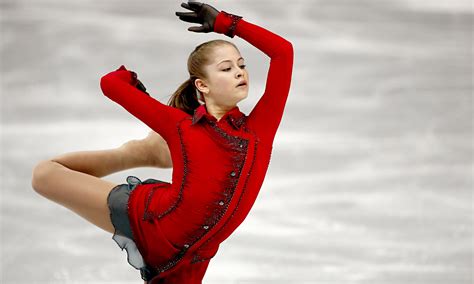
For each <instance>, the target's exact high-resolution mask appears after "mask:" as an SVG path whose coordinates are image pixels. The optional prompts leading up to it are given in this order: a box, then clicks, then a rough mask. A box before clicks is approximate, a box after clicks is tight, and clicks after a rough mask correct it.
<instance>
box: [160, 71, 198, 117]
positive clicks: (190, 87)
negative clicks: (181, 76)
mask: <svg viewBox="0 0 474 284" xmlns="http://www.w3.org/2000/svg"><path fill="white" fill-rule="evenodd" d="M194 80H195V78H189V79H188V80H186V81H184V82H183V83H182V84H181V85H180V86H179V87H178V89H177V90H176V91H175V92H174V93H173V95H172V96H171V98H170V99H169V101H168V105H169V106H172V107H175V108H179V109H181V110H182V111H184V112H186V113H188V114H190V115H193V114H194V110H195V109H196V108H197V107H198V106H199V105H200V103H199V101H198V98H197V92H199V91H198V90H197V89H196V87H195V86H194Z"/></svg>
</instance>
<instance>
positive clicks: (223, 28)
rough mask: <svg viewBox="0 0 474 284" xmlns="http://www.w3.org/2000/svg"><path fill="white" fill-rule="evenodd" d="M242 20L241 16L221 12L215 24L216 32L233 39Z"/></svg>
mask: <svg viewBox="0 0 474 284" xmlns="http://www.w3.org/2000/svg"><path fill="white" fill-rule="evenodd" d="M240 19H242V17H241V16H238V15H234V14H230V13H227V12H225V11H220V12H219V14H218V15H217V17H216V20H215V23H214V32H216V33H221V34H225V35H226V36H228V37H230V38H233V37H234V36H235V31H236V28H237V23H238V22H239V21H240Z"/></svg>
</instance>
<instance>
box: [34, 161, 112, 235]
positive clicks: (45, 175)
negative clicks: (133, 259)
mask: <svg viewBox="0 0 474 284" xmlns="http://www.w3.org/2000/svg"><path fill="white" fill-rule="evenodd" d="M32 186H33V188H34V189H35V191H36V192H38V193H39V194H41V195H42V196H44V197H46V198H48V199H50V200H52V201H54V202H56V203H59V204H61V205H63V206H64V207H66V208H69V209H70V210H72V211H74V212H75V213H77V214H79V215H80V216H81V217H83V218H85V219H86V220H88V221H89V222H91V223H93V224H94V225H96V226H98V227H99V228H102V229H103V230H105V231H107V232H110V233H114V227H113V225H112V222H111V221H110V211H109V208H108V205H107V196H108V194H109V193H110V191H111V190H112V189H113V188H114V187H115V186H117V184H115V183H112V182H109V181H106V180H103V179H101V178H98V177H95V176H91V175H88V174H85V173H82V172H78V171H74V170H71V169H69V168H66V167H65V166H63V165H61V164H59V163H56V162H53V161H43V162H40V163H39V164H38V165H37V166H36V167H35V169H34V172H33V180H32Z"/></svg>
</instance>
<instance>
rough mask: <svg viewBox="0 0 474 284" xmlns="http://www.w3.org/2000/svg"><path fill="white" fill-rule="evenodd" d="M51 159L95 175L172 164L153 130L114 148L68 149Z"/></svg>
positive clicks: (164, 147) (67, 166)
mask: <svg viewBox="0 0 474 284" xmlns="http://www.w3.org/2000/svg"><path fill="white" fill-rule="evenodd" d="M50 161H52V162H57V163H59V164H61V165H63V166H65V167H66V168H69V169H71V170H74V171H79V172H82V173H86V174H89V175H93V176H96V177H104V176H107V175H110V174H113V173H115V172H119V171H123V170H127V169H131V168H137V167H157V168H171V167H172V163H171V158H170V152H169V149H168V145H167V143H166V141H165V140H164V139H163V138H162V137H161V136H159V135H158V134H157V133H155V132H154V131H150V133H149V134H148V136H147V137H146V138H144V139H141V140H138V139H137V140H131V141H128V142H126V143H124V144H123V145H122V146H120V147H118V148H115V149H107V150H96V151H77V152H71V153H66V154H62V155H59V156H57V157H54V158H52V159H50Z"/></svg>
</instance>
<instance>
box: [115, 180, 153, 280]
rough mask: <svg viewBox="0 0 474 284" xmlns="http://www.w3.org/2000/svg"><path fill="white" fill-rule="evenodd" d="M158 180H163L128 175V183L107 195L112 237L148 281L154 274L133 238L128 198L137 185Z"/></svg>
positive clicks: (130, 262)
mask: <svg viewBox="0 0 474 284" xmlns="http://www.w3.org/2000/svg"><path fill="white" fill-rule="evenodd" d="M157 182H161V181H159V180H155V179H147V180H145V181H143V182H142V181H141V180H140V179H139V178H137V177H135V176H128V177H127V183H124V184H119V185H117V186H116V187H114V188H113V189H112V190H111V191H110V193H109V195H108V197H107V204H108V206H109V210H110V220H111V221H112V224H113V225H114V228H115V232H114V235H113V236H112V239H113V240H114V241H115V242H116V243H117V245H118V246H119V247H120V249H121V250H124V249H125V250H126V252H127V261H128V263H129V264H130V265H131V266H133V267H134V268H136V269H139V270H140V274H141V277H142V279H143V280H146V281H148V280H151V278H153V276H154V275H153V274H152V273H151V272H150V271H151V269H149V268H148V266H147V265H146V263H145V262H144V260H143V257H142V255H141V253H140V251H139V250H138V248H137V246H136V244H135V241H134V239H133V234H132V230H131V227H130V221H129V219H128V199H129V197H130V192H131V191H132V190H134V189H135V187H136V186H137V185H139V184H142V183H157Z"/></svg>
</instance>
